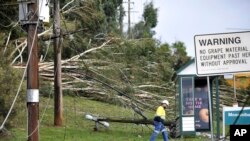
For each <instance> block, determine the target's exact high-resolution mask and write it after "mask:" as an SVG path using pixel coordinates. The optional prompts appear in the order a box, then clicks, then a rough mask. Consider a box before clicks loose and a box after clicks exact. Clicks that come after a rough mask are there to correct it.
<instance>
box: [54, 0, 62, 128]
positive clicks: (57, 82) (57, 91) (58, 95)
mask: <svg viewBox="0 0 250 141" xmlns="http://www.w3.org/2000/svg"><path fill="white" fill-rule="evenodd" d="M53 32H54V35H55V36H56V37H58V38H55V39H54V77H55V78H54V95H55V97H54V125H55V126H62V123H63V108H62V105H63V102H62V79H61V38H60V35H61V26H60V1H59V0H54V26H53Z"/></svg>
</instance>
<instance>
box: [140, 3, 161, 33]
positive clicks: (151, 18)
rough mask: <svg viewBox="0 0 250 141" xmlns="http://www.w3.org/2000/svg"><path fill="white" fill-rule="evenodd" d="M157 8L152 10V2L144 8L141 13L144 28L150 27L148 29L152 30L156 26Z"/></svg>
mask: <svg viewBox="0 0 250 141" xmlns="http://www.w3.org/2000/svg"><path fill="white" fill-rule="evenodd" d="M157 11H158V9H157V8H154V5H153V2H150V3H148V4H147V5H146V6H145V7H144V12H143V15H142V16H143V18H144V21H145V26H146V27H150V28H154V27H156V25H157V22H158V20H157Z"/></svg>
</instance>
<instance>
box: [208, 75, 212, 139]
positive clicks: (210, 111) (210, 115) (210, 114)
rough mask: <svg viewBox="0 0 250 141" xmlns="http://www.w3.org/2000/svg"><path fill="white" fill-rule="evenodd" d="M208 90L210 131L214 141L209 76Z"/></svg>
mask: <svg viewBox="0 0 250 141" xmlns="http://www.w3.org/2000/svg"><path fill="white" fill-rule="evenodd" d="M207 86H208V87H207V89H208V100H209V120H210V131H211V140H212V141H214V131H213V115H212V104H213V103H212V98H211V91H210V81H209V76H207Z"/></svg>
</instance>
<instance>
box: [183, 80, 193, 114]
mask: <svg viewBox="0 0 250 141" xmlns="http://www.w3.org/2000/svg"><path fill="white" fill-rule="evenodd" d="M193 88H194V87H193V78H192V77H183V78H182V80H181V94H182V114H183V115H194V89H193Z"/></svg>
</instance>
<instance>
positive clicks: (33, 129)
mask: <svg viewBox="0 0 250 141" xmlns="http://www.w3.org/2000/svg"><path fill="white" fill-rule="evenodd" d="M37 5H38V4H37V0H31V2H30V3H28V11H29V13H30V14H29V17H28V22H27V23H26V25H27V28H28V37H27V43H28V53H29V61H28V68H27V108H28V141H38V140H39V137H38V134H39V133H38V129H39V82H38V48H37V39H38V37H37V24H38V13H37V11H38V8H37Z"/></svg>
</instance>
